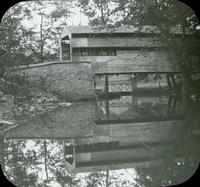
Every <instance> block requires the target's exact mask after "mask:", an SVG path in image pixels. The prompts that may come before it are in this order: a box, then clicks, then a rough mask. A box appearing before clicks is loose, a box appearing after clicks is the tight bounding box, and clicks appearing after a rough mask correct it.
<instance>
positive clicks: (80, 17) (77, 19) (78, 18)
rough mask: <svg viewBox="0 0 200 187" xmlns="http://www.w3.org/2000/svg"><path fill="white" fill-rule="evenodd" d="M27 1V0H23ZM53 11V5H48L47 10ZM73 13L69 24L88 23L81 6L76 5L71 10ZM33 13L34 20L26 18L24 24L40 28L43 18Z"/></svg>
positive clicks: (68, 19)
mask: <svg viewBox="0 0 200 187" xmlns="http://www.w3.org/2000/svg"><path fill="white" fill-rule="evenodd" d="M23 3H25V2H23ZM50 11H51V7H50V6H49V7H47V8H46V9H45V12H50ZM71 11H72V12H74V13H73V15H72V16H71V17H69V18H67V19H66V20H67V24H68V25H74V26H75V25H80V24H81V25H88V22H89V21H88V18H87V17H86V16H85V15H84V14H83V13H82V12H81V11H80V8H79V7H75V8H73V9H72V10H71ZM32 14H33V20H26V21H24V25H25V26H28V27H31V26H33V25H35V26H36V28H38V30H39V28H40V20H41V17H40V16H38V15H37V14H36V13H35V12H34V11H33V12H32Z"/></svg>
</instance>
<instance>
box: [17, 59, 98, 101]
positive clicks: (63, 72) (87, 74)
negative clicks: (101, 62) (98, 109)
mask: <svg viewBox="0 0 200 187" xmlns="http://www.w3.org/2000/svg"><path fill="white" fill-rule="evenodd" d="M19 72H20V73H22V74H23V73H25V74H26V75H27V76H28V79H29V80H30V82H31V83H32V84H33V85H34V86H37V87H38V86H39V87H40V88H42V89H46V90H49V91H52V92H54V93H56V94H58V95H60V96H62V97H64V98H66V99H69V100H82V99H93V98H95V94H94V88H93V84H92V75H91V65H90V64H83V63H81V64H80V63H79V64H51V65H46V66H39V67H33V68H27V69H20V70H18V73H19Z"/></svg>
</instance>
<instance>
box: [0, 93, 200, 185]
mask: <svg viewBox="0 0 200 187" xmlns="http://www.w3.org/2000/svg"><path fill="white" fill-rule="evenodd" d="M192 109H193V107H191V112H190V113H191V114H189V113H188V115H185V117H183V111H182V105H181V102H180V100H178V99H176V98H168V97H166V96H162V97H139V96H137V97H135V96H132V95H126V96H122V97H120V98H118V99H105V98H104V99H101V100H99V101H98V102H86V103H77V104H74V105H72V106H70V107H69V108H65V107H63V108H60V109H58V110H56V111H54V112H52V113H50V114H45V115H44V116H41V117H40V118H37V119H32V120H30V123H29V124H23V125H21V126H19V127H18V128H16V129H13V130H11V131H9V132H8V133H7V134H5V136H4V137H1V166H2V169H3V170H4V173H5V175H6V176H7V177H8V178H9V180H10V181H11V182H13V184H15V185H17V186H47V185H49V184H51V185H52V186H56V185H60V186H147V187H149V186H154V187H155V186H160V185H167V184H174V183H180V182H183V181H185V180H187V178H189V177H191V176H192V174H193V173H194V172H195V170H196V168H197V166H198V164H199V155H200V148H199V144H198V142H199V119H198V115H196V114H195V113H194V111H193V110H192ZM195 111H197V109H195ZM188 122H189V123H190V124H189V125H190V126H188ZM187 127H190V128H187Z"/></svg>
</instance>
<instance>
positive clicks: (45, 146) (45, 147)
mask: <svg viewBox="0 0 200 187" xmlns="http://www.w3.org/2000/svg"><path fill="white" fill-rule="evenodd" d="M44 167H45V173H46V178H47V181H49V176H48V169H47V145H46V140H44Z"/></svg>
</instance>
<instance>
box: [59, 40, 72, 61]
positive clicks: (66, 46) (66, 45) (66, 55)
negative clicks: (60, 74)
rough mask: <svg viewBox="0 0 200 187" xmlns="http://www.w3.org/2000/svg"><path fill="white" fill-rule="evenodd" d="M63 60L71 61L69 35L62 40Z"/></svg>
mask: <svg viewBox="0 0 200 187" xmlns="http://www.w3.org/2000/svg"><path fill="white" fill-rule="evenodd" d="M61 61H71V43H70V39H69V37H68V36H66V37H64V38H63V39H62V40H61Z"/></svg>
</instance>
